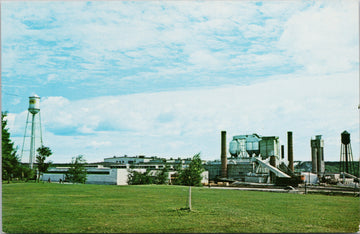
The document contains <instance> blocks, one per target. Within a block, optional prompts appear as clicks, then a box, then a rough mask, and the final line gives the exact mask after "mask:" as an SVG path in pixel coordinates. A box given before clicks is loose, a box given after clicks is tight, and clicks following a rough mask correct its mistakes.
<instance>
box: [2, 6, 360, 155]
mask: <svg viewBox="0 0 360 234" xmlns="http://www.w3.org/2000/svg"><path fill="white" fill-rule="evenodd" d="M358 18H359V17H358V1H354V0H353V1H351V0H349V1H297V0H293V1H264V2H257V1H178V2H177V1H170V2H165V1H95V2H85V1H79V2H58V1H54V2H50V1H49V2H47V1H42V2H3V3H2V4H1V40H2V44H1V56H2V64H1V65H2V71H1V79H2V110H3V111H8V112H9V117H8V119H9V129H10V131H11V134H12V138H13V140H14V141H15V143H16V144H17V145H18V146H19V148H21V145H22V140H23V135H24V130H25V121H26V114H27V105H28V97H29V96H30V95H32V94H37V95H39V96H41V119H42V126H43V138H44V143H45V145H47V146H49V147H50V148H51V149H52V150H53V152H54V154H53V156H52V160H53V161H55V162H68V161H70V160H71V157H73V156H76V155H78V154H83V155H84V156H85V158H86V159H87V160H88V161H90V162H96V161H101V160H102V159H103V158H104V157H111V156H113V155H117V156H121V155H124V154H127V155H139V154H145V155H147V156H153V155H157V156H161V157H168V158H169V157H189V156H192V155H194V154H195V153H197V152H201V153H202V157H203V158H204V159H218V158H219V156H220V131H221V130H226V131H227V132H228V135H227V137H228V141H230V140H231V138H232V136H233V135H239V134H251V133H258V134H260V135H267V136H271V135H275V136H279V137H280V141H281V143H282V144H285V145H286V132H287V131H293V134H294V154H295V160H310V158H311V157H310V139H311V137H314V136H315V135H323V138H324V141H325V160H328V161H333V160H338V159H339V157H340V156H339V153H340V134H341V132H342V131H344V130H347V131H349V132H350V133H351V134H352V146H353V152H354V157H355V158H358V152H359V149H358V145H359V129H358V127H359V126H358V122H359V113H358V110H357V105H358V103H359V91H358V87H359V70H358V66H359V61H358V58H359V54H358V51H359V36H358V35H359V33H358ZM26 159H27V157H25V158H24V159H23V161H26Z"/></svg>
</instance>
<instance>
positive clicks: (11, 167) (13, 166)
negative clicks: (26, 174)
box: [1, 112, 21, 182]
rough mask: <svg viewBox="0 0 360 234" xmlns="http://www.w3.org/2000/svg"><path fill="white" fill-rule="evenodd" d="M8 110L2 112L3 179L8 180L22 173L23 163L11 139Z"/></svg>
mask: <svg viewBox="0 0 360 234" xmlns="http://www.w3.org/2000/svg"><path fill="white" fill-rule="evenodd" d="M6 117H7V112H1V130H2V131H1V134H2V141H1V147H2V149H1V153H2V179H3V180H8V182H9V181H10V180H11V179H12V178H13V177H15V176H18V174H19V173H21V164H20V160H19V158H18V156H17V155H16V153H17V149H16V148H15V147H14V142H12V141H11V139H10V132H9V129H8V128H6V126H7V119H6Z"/></svg>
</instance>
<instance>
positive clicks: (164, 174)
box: [128, 153, 205, 186]
mask: <svg viewBox="0 0 360 234" xmlns="http://www.w3.org/2000/svg"><path fill="white" fill-rule="evenodd" d="M175 170H176V173H175V174H174V175H173V177H174V178H175V179H174V181H171V183H172V184H176V185H187V186H201V180H202V176H201V174H202V173H203V172H204V171H205V169H204V167H203V165H202V162H201V158H200V153H198V154H195V155H194V156H193V158H192V160H191V162H190V164H189V166H188V167H187V168H185V169H182V168H181V165H179V167H178V168H176V169H175ZM169 183H170V181H169V165H166V164H165V166H164V167H163V168H162V169H161V170H159V171H157V172H155V173H153V174H152V171H151V170H149V169H147V170H146V171H145V172H139V171H135V170H132V171H130V173H129V175H128V184H130V185H137V184H169Z"/></svg>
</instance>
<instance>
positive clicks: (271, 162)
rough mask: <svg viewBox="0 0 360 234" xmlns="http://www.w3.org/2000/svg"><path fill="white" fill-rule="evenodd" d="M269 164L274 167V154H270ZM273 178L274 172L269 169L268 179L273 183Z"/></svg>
mask: <svg viewBox="0 0 360 234" xmlns="http://www.w3.org/2000/svg"><path fill="white" fill-rule="evenodd" d="M270 165H271V166H273V167H276V157H275V156H270ZM275 180H276V175H275V173H274V172H272V171H270V181H271V182H272V183H275Z"/></svg>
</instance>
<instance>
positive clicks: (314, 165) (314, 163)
mask: <svg viewBox="0 0 360 234" xmlns="http://www.w3.org/2000/svg"><path fill="white" fill-rule="evenodd" d="M310 144H311V172H312V173H314V174H317V173H318V163H317V146H316V140H310Z"/></svg>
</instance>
